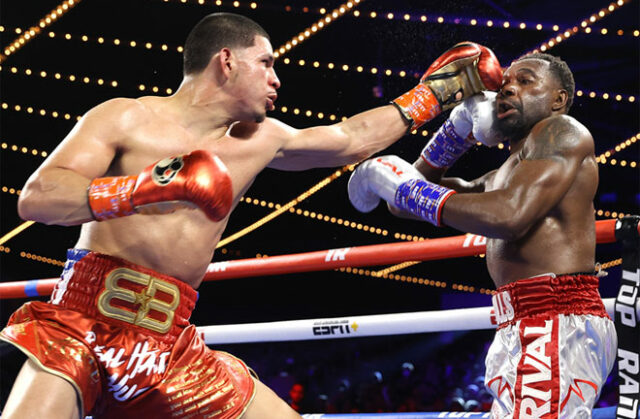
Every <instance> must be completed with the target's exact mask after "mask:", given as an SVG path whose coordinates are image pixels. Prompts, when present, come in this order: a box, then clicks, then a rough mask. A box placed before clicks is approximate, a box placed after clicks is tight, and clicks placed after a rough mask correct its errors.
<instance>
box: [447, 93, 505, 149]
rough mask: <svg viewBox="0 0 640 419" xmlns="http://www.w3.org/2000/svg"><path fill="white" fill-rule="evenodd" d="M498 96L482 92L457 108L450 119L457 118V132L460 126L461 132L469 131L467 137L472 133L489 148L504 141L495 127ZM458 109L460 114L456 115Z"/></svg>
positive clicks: (455, 123)
mask: <svg viewBox="0 0 640 419" xmlns="http://www.w3.org/2000/svg"><path fill="white" fill-rule="evenodd" d="M496 95H497V93H496V92H489V91H484V92H480V93H478V94H477V95H473V96H471V97H469V98H467V99H466V100H465V101H464V102H462V104H460V105H459V106H457V107H455V108H454V109H453V110H452V111H451V116H450V117H449V118H451V119H453V118H457V120H456V121H454V126H455V127H456V131H457V128H458V125H460V126H461V130H462V129H466V130H467V131H466V132H467V135H468V133H469V131H471V133H472V134H473V137H474V138H475V139H476V140H477V141H479V142H481V143H482V144H484V145H486V146H487V147H494V146H496V145H498V144H500V143H501V142H502V141H504V139H503V138H502V135H501V134H500V133H499V132H498V130H497V129H496V127H495V124H496V121H497V117H496V114H497V109H496ZM458 108H460V112H459V114H458V115H454V112H455V111H456V109H458ZM469 124H471V127H472V128H471V129H469V128H468V125H469Z"/></svg>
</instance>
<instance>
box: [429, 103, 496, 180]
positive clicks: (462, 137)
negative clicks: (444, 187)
mask: <svg viewBox="0 0 640 419" xmlns="http://www.w3.org/2000/svg"><path fill="white" fill-rule="evenodd" d="M495 97H496V93H494V92H481V93H478V94H476V95H473V96H471V97H469V98H467V99H465V100H464V101H463V102H462V103H461V104H460V105H458V106H456V107H455V108H453V110H452V111H451V114H450V115H449V118H448V119H447V120H446V121H445V122H444V124H442V126H441V127H440V128H439V129H438V131H437V132H436V133H435V134H434V135H433V136H432V137H431V139H430V140H429V142H428V143H427V145H426V146H425V147H424V149H423V150H422V153H421V154H420V156H421V157H422V159H423V160H424V161H425V162H427V163H428V164H429V165H430V166H432V167H435V168H440V169H442V168H449V167H451V166H452V165H453V164H454V163H455V162H456V160H458V159H459V158H460V156H462V155H463V154H464V153H466V152H467V150H469V149H470V148H471V147H472V146H473V145H474V143H475V142H476V141H479V142H481V143H482V144H484V145H486V146H489V147H492V146H495V145H497V144H499V143H501V142H502V140H503V139H502V137H501V136H500V135H499V134H498V132H497V130H496V129H495V127H494V124H495V121H496V107H495Z"/></svg>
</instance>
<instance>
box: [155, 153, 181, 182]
mask: <svg viewBox="0 0 640 419" xmlns="http://www.w3.org/2000/svg"><path fill="white" fill-rule="evenodd" d="M183 167H184V162H183V161H182V156H178V157H168V158H166V159H162V160H160V161H159V162H158V163H156V165H155V166H154V167H153V171H152V175H151V178H152V179H153V183H155V184H156V185H158V186H167V185H168V184H169V183H171V181H172V180H173V179H174V178H175V177H176V175H177V174H178V172H179V171H180V169H182V168H183Z"/></svg>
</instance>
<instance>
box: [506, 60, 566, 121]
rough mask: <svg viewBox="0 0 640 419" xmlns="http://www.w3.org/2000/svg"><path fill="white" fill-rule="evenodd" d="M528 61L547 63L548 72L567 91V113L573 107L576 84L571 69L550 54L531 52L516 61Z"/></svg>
mask: <svg viewBox="0 0 640 419" xmlns="http://www.w3.org/2000/svg"><path fill="white" fill-rule="evenodd" d="M528 59H536V60H544V61H547V62H548V63H549V70H550V71H551V73H553V75H555V76H556V77H557V79H558V81H559V82H560V85H561V86H562V88H563V89H564V90H566V91H567V95H568V99H567V112H569V109H570V108H571V105H573V95H574V93H575V91H576V82H575V80H574V79H573V73H572V72H571V69H570V68H569V66H568V65H567V63H566V62H564V61H563V60H562V59H561V58H560V57H556V56H555V55H551V54H544V53H541V52H532V53H530V54H526V55H523V56H522V57H520V58H518V59H517V60H516V62H517V61H521V60H528Z"/></svg>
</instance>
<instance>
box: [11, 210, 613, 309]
mask: <svg viewBox="0 0 640 419" xmlns="http://www.w3.org/2000/svg"><path fill="white" fill-rule="evenodd" d="M616 221H617V220H600V221H596V240H597V243H600V244H602V243H613V242H615V241H616V237H615V225H616ZM486 241H487V240H486V238H485V237H483V236H477V235H474V234H466V235H461V236H453V237H444V238H438V239H432V240H425V241H419V242H397V243H384V244H375V245H369V246H358V247H346V248H342V249H328V250H318V251H315V252H308V253H297V254H290V255H280V256H270V257H266V258H257V259H239V260H231V261H225V262H216V263H212V264H210V265H209V267H208V268H207V273H206V274H205V276H204V280H205V281H216V280H221V279H232V278H246V277H254V276H267V275H279V274H288V273H297V272H311V271H324V270H330V269H336V268H343V267H360V266H374V265H387V264H394V263H400V262H405V261H410V260H411V261H413V260H415V261H426V260H438V259H449V258H456V257H464V256H475V255H479V254H482V253H484V252H485V251H486V246H485V243H486ZM57 281H58V278H51V279H34V280H30V281H15V282H5V283H1V284H0V299H7V298H24V297H36V296H45V295H50V294H51V291H52V290H53V286H54V284H55V283H56V282H57Z"/></svg>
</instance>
